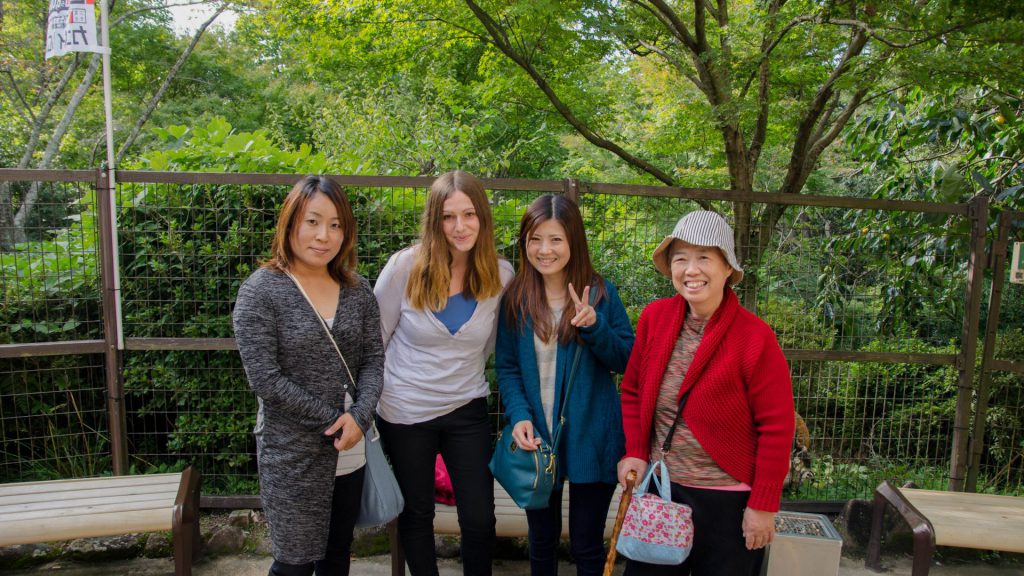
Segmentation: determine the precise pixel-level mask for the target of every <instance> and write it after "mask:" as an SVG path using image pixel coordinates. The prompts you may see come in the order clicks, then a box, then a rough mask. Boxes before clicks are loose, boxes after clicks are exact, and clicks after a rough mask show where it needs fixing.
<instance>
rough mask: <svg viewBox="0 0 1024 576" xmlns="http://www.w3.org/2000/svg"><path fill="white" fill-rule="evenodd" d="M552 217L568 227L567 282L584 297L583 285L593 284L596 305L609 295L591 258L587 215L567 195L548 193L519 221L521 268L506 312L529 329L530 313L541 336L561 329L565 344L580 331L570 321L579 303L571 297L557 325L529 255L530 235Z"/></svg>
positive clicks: (560, 337)
mask: <svg viewBox="0 0 1024 576" xmlns="http://www.w3.org/2000/svg"><path fill="white" fill-rule="evenodd" d="M548 220H555V221H556V222H558V223H559V224H561V225H562V228H565V239H566V241H567V242H568V243H569V262H567V263H566V265H565V280H566V285H567V286H568V284H569V283H572V287H573V288H574V289H575V290H576V293H577V294H579V295H580V296H581V297H582V296H583V294H582V293H583V288H584V287H585V286H588V285H589V286H590V291H591V292H592V293H593V294H592V295H593V301H594V304H595V305H596V304H597V303H598V302H600V301H601V299H602V298H604V297H606V296H607V292H606V290H605V288H604V281H603V280H602V278H601V275H600V274H598V273H597V272H595V271H594V266H593V264H591V262H590V250H589V249H588V248H587V235H586V233H585V232H584V231H583V216H582V215H581V214H580V209H579V206H577V205H576V203H575V202H573V201H572V200H570V199H569V198H566V197H565V196H555V195H552V194H546V195H544V196H541V197H540V198H537V199H536V200H534V201H533V204H530V207H529V208H527V209H526V212H523V219H522V220H521V221H520V223H519V271H518V272H517V273H516V277H515V278H514V279H513V280H512V283H511V284H509V286H508V291H507V292H506V293H505V294H506V296H505V314H506V315H507V317H508V318H509V319H510V324H513V325H515V326H517V327H518V328H519V330H520V331H522V330H525V329H526V319H527V317H529V318H531V319H532V320H533V331H534V332H535V333H536V334H537V336H539V337H540V339H541V340H544V341H547V340H550V339H551V337H552V336H553V335H555V333H556V332H557V335H558V342H559V344H562V345H565V344H568V343H569V342H570V341H571V340H572V339H573V338H576V337H577V335H578V334H577V329H576V327H575V326H573V325H572V324H570V323H569V322H570V321H571V320H572V317H573V316H575V315H576V310H575V307H573V306H572V305H571V300H570V301H569V302H567V304H566V310H565V312H564V313H563V314H562V320H561V322H559V324H558V327H557V329H556V328H555V326H554V315H553V314H552V313H551V307H550V306H548V298H547V293H546V292H545V290H544V277H543V276H541V274H540V272H537V269H536V268H534V267H533V265H532V264H530V261H529V259H528V258H527V257H526V244H527V242H529V240H530V235H531V234H533V231H534V230H536V229H537V226H540V225H541V224H542V223H544V222H546V221H548Z"/></svg>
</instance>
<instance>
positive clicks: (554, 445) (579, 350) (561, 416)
mask: <svg viewBox="0 0 1024 576" xmlns="http://www.w3.org/2000/svg"><path fill="white" fill-rule="evenodd" d="M587 304H589V305H591V306H592V305H593V304H594V293H593V292H591V294H590V301H589V302H587ZM582 354H583V344H582V343H577V344H576V354H575V355H574V356H573V358H572V368H570V369H569V382H568V384H566V386H565V394H564V395H563V397H562V406H561V407H560V408H559V409H558V428H556V429H555V434H554V438H552V442H551V453H552V454H557V453H558V440H559V439H560V438H561V437H562V425H563V424H565V408H566V406H568V405H569V394H570V393H571V392H572V383H573V381H574V380H576V369H577V368H579V365H580V356H581V355H582Z"/></svg>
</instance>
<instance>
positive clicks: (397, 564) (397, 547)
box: [388, 518, 405, 576]
mask: <svg viewBox="0 0 1024 576" xmlns="http://www.w3.org/2000/svg"><path fill="white" fill-rule="evenodd" d="M388 542H389V543H390V545H391V576H405V550H403V549H402V540H401V539H400V538H399V537H398V519H397V518H396V519H394V520H392V521H391V522H388Z"/></svg>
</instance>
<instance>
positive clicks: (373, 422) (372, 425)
mask: <svg viewBox="0 0 1024 576" xmlns="http://www.w3.org/2000/svg"><path fill="white" fill-rule="evenodd" d="M284 273H285V274H287V275H288V277H289V278H291V279H292V282H294V283H295V287H296V288H298V289H299V292H301V293H302V297H303V298H305V299H306V302H308V303H309V307H310V308H312V309H313V314H314V315H315V316H316V319H317V320H319V321H320V326H321V327H323V329H324V333H326V334H327V339H328V340H330V341H331V346H334V351H335V352H337V353H338V358H341V363H342V365H344V366H345V373H346V374H348V379H349V381H351V382H352V389H353V390H354V389H355V388H356V379H355V378H353V377H352V371H351V370H349V369H348V362H346V361H345V355H344V354H342V353H341V348H338V343H337V342H335V341H334V335H333V334H331V328H330V327H329V326H327V321H326V320H324V317H323V316H321V315H320V313H319V312H317V310H316V306H315V305H314V304H313V300H312V299H311V298H310V297H309V294H306V291H305V290H304V289H303V288H302V284H300V283H299V279H298V278H296V277H295V276H293V275H292V273H291V272H289V271H287V270H285V271H284ZM344 389H345V393H346V394H348V384H345V385H344ZM350 396H351V394H350ZM353 398H354V397H353ZM370 428H372V429H373V431H374V432H376V433H377V437H376V438H370V436H369V434H367V435H365V439H366V440H367V441H369V442H376V441H377V440H380V432H378V431H377V421H376V420H375V419H373V418H370Z"/></svg>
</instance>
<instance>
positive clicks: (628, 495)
mask: <svg viewBox="0 0 1024 576" xmlns="http://www.w3.org/2000/svg"><path fill="white" fill-rule="evenodd" d="M634 484H636V471H635V470H630V471H629V474H628V475H626V488H625V489H624V490H623V491H622V499H621V500H619V511H618V512H617V513H616V514H615V526H614V527H612V539H611V540H610V541H609V542H608V560H606V561H605V563H604V576H612V570H614V569H615V554H616V552H615V543H616V542H618V541H619V532H621V531H622V521H623V520H625V519H626V510H628V509H629V501H630V500H632V498H633V485H634Z"/></svg>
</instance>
